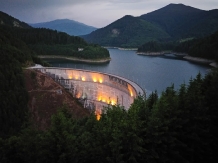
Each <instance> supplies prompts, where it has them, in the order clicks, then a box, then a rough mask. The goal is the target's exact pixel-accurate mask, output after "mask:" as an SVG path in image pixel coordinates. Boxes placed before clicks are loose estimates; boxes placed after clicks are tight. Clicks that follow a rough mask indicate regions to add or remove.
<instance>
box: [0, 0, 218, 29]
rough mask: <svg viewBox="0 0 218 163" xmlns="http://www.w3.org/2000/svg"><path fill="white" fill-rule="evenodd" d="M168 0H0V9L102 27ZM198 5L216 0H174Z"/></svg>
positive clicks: (32, 18) (40, 19) (30, 18)
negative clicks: (66, 19)
mask: <svg viewBox="0 0 218 163" xmlns="http://www.w3.org/2000/svg"><path fill="white" fill-rule="evenodd" d="M171 2H172V1H171V0H0V10H1V11H3V12H6V13H8V14H9V15H11V16H13V17H15V18H18V19H20V20H21V21H25V22H27V23H37V22H43V21H51V20H55V19H64V18H68V19H73V20H76V21H79V22H82V23H85V24H88V25H92V26H96V27H103V26H106V25H108V24H109V23H111V22H113V21H115V20H117V19H119V18H121V17H123V16H124V15H133V16H140V15H142V14H146V13H148V12H151V11H154V10H157V9H159V8H162V7H164V6H166V5H168V4H169V3H171ZM173 3H183V4H185V5H189V6H193V7H196V8H200V9H205V10H209V9H213V8H214V6H218V1H217V0H207V2H205V0H192V1H190V0H174V1H173Z"/></svg>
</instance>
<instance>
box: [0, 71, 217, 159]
mask: <svg viewBox="0 0 218 163" xmlns="http://www.w3.org/2000/svg"><path fill="white" fill-rule="evenodd" d="M217 83H218V70H217V69H215V70H213V71H211V72H210V73H209V74H207V75H206V76H205V77H202V76H201V75H200V74H199V75H197V77H196V78H194V79H191V80H190V82H189V85H184V84H183V85H181V87H180V89H179V90H178V91H176V90H174V86H173V85H172V86H170V87H168V88H166V90H165V91H164V92H162V94H161V96H160V97H159V98H158V95H157V92H154V93H152V94H150V95H149V97H148V98H147V99H145V97H142V96H139V97H138V98H136V99H135V101H134V102H133V104H132V105H131V107H130V108H129V110H128V111H127V110H124V109H123V107H121V106H108V107H107V108H105V110H104V111H103V113H102V114H101V118H100V120H99V121H98V120H97V119H96V117H95V115H94V113H91V115H90V116H89V117H86V118H84V119H79V120H75V119H72V115H71V114H70V113H69V112H68V111H67V108H62V109H60V110H59V111H58V112H57V114H56V115H53V117H52V125H51V127H50V129H48V130H47V131H36V130H33V129H31V128H26V129H24V130H23V131H22V132H20V134H19V135H16V136H11V137H10V138H7V139H2V138H1V139H0V154H1V157H0V161H1V162H17V161H18V160H19V161H21V162H24V163H25V162H60V163H62V162H143V163H144V162H148V163H150V162H156V163H158V162H167V163H168V162H190V163H195V162H196V163H197V162H202V161H203V162H216V161H217V160H218V158H217V154H216V151H217V148H218V146H217V143H218V142H217V137H218V135H217V126H218V124H217V123H218V121H217V119H218V117H217V116H218V112H217V108H218V102H217V99H218V85H217Z"/></svg>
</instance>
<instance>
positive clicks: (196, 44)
mask: <svg viewBox="0 0 218 163" xmlns="http://www.w3.org/2000/svg"><path fill="white" fill-rule="evenodd" d="M174 51H175V52H183V53H187V54H189V55H190V56H193V57H201V58H207V59H214V60H216V61H218V31H217V32H215V33H214V34H212V35H210V36H208V37H205V38H201V39H193V40H189V41H185V42H182V43H180V44H179V45H177V46H176V48H175V49H174Z"/></svg>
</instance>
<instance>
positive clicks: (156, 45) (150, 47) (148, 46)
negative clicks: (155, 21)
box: [138, 41, 175, 52]
mask: <svg viewBox="0 0 218 163" xmlns="http://www.w3.org/2000/svg"><path fill="white" fill-rule="evenodd" d="M174 47H175V45H174V43H160V42H157V41H151V42H147V43H145V44H143V45H142V46H140V47H139V48H138V52H163V51H171V50H172V49H173V48H174Z"/></svg>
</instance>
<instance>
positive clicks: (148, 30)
mask: <svg viewBox="0 0 218 163" xmlns="http://www.w3.org/2000/svg"><path fill="white" fill-rule="evenodd" d="M82 37H83V38H84V39H85V40H86V41H88V42H91V43H97V44H100V45H104V46H121V47H137V46H138V45H140V44H141V43H142V42H147V41H152V40H156V41H167V40H170V36H169V35H168V34H167V33H166V32H165V31H164V30H162V29H161V28H159V27H158V26H155V25H154V24H152V23H150V22H148V21H145V20H143V19H140V18H136V17H133V16H130V15H127V16H124V17H123V18H121V19H119V20H117V21H115V22H113V23H111V24H110V25H108V26H106V27H104V28H101V29H98V30H96V31H94V32H92V33H91V34H89V35H86V36H82Z"/></svg>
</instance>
